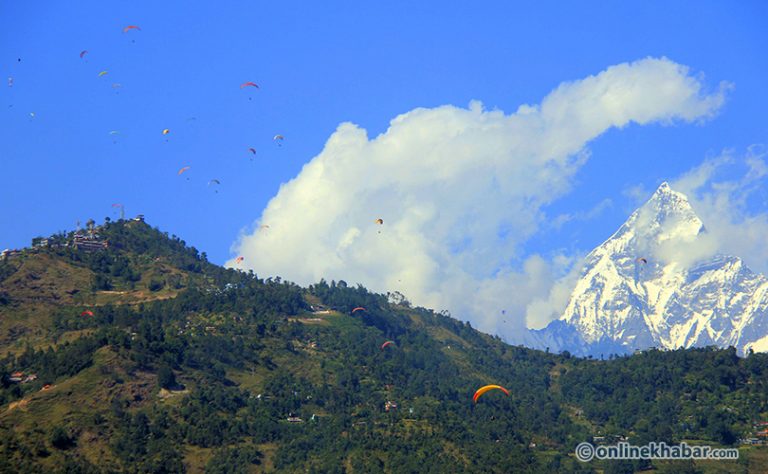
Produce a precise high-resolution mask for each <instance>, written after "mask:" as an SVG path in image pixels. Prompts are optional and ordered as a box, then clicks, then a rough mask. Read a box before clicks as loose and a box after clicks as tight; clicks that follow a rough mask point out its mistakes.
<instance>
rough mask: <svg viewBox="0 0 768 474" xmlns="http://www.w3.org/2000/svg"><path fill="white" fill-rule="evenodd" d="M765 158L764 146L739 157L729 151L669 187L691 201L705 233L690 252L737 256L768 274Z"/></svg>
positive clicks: (691, 171)
mask: <svg viewBox="0 0 768 474" xmlns="http://www.w3.org/2000/svg"><path fill="white" fill-rule="evenodd" d="M766 155H767V153H766V149H765V147H764V146H762V145H754V146H752V147H750V148H749V150H748V151H747V152H746V153H745V154H743V155H740V156H739V155H736V154H735V153H734V152H732V151H726V152H724V153H723V154H722V155H720V156H717V157H714V158H710V159H708V160H705V161H704V163H702V164H701V165H699V166H697V167H695V168H693V169H692V170H690V171H688V172H687V173H685V174H684V175H682V176H681V177H679V178H678V179H677V180H675V181H674V182H672V183H670V186H672V188H673V189H675V190H677V191H680V192H682V193H684V194H686V195H687V196H688V199H689V201H690V203H691V206H692V207H693V208H694V210H695V211H696V214H697V215H698V216H699V218H701V220H702V221H703V222H704V226H705V227H706V229H707V236H706V238H704V239H699V240H701V242H700V243H697V245H696V246H695V247H687V248H686V250H687V251H688V252H694V253H697V252H698V253H703V254H706V253H709V254H714V253H720V254H725V255H733V256H738V257H741V258H742V259H744V261H745V262H746V263H747V265H748V266H749V267H750V268H752V269H753V270H756V271H759V272H762V273H768V246H766V245H765V242H766V235H768V202H766V198H768V194H766V188H767V187H766V185H767V184H768V183H766V177H768V164H767V163H766Z"/></svg>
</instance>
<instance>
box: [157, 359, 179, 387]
mask: <svg viewBox="0 0 768 474" xmlns="http://www.w3.org/2000/svg"><path fill="white" fill-rule="evenodd" d="M157 384H158V385H159V386H160V388H165V389H169V390H170V389H173V388H174V387H176V376H175V375H174V374H173V369H171V368H170V366H168V365H165V364H163V365H161V366H160V369H159V370H158V371H157Z"/></svg>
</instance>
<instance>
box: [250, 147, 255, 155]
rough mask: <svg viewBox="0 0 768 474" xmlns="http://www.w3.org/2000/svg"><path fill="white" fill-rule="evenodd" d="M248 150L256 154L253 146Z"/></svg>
mask: <svg viewBox="0 0 768 474" xmlns="http://www.w3.org/2000/svg"><path fill="white" fill-rule="evenodd" d="M248 151H250V152H251V153H253V154H254V155H255V154H256V149H255V148H248Z"/></svg>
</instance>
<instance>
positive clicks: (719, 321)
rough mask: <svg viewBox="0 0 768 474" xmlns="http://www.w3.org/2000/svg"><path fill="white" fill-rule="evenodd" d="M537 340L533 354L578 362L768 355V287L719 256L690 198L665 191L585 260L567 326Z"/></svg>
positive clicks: (556, 325)
mask: <svg viewBox="0 0 768 474" xmlns="http://www.w3.org/2000/svg"><path fill="white" fill-rule="evenodd" d="M713 255H714V256H713ZM530 336H531V337H530V339H529V342H530V345H534V346H536V347H539V348H544V347H549V348H550V350H552V351H563V350H567V351H569V352H571V353H573V354H577V355H593V356H599V355H601V354H602V355H605V356H607V355H609V354H612V353H618V354H622V353H628V352H633V351H635V350H642V349H648V348H651V347H659V348H665V349H677V348H680V347H686V348H687V347H694V346H696V347H702V346H710V345H716V346H720V347H728V346H734V347H736V348H737V349H738V351H739V353H741V354H744V353H746V352H748V351H749V350H750V349H753V350H754V351H756V352H762V351H768V279H766V277H765V276H763V275H761V274H757V273H754V272H752V271H751V270H750V269H749V268H747V267H746V266H745V265H744V262H743V261H742V260H741V259H740V258H738V257H734V256H723V255H715V254H714V246H713V241H712V239H711V237H710V236H709V235H708V234H707V232H706V229H705V227H704V224H703V223H702V222H701V220H700V219H699V218H698V216H697V215H696V213H695V212H694V211H693V208H691V205H690V204H689V203H688V200H687V198H686V196H685V195H683V194H681V193H678V192H676V191H674V190H672V188H670V187H669V185H668V184H667V183H663V184H662V185H661V186H660V187H659V188H658V189H657V190H656V192H655V193H654V194H653V196H652V197H651V198H650V199H649V200H648V202H646V203H645V204H644V205H643V206H642V207H640V208H639V209H638V210H636V211H635V212H634V213H633V214H632V215H631V216H630V217H629V219H628V220H627V221H626V222H625V223H624V224H623V225H622V226H621V227H620V228H619V230H618V231H616V233H615V234H613V235H612V236H611V237H610V238H609V239H608V240H606V241H605V242H604V243H603V244H602V245H600V246H599V247H597V248H596V249H594V250H593V251H592V252H591V253H590V254H589V255H588V256H587V258H586V263H585V266H584V269H583V272H582V274H581V277H580V278H579V280H578V282H577V284H576V286H575V288H574V289H573V292H572V293H571V297H570V300H569V302H568V306H567V307H566V309H565V311H564V313H563V315H562V317H561V318H560V319H559V320H556V321H553V322H552V323H550V324H549V326H547V327H546V328H544V329H542V330H539V331H532V333H531V334H530Z"/></svg>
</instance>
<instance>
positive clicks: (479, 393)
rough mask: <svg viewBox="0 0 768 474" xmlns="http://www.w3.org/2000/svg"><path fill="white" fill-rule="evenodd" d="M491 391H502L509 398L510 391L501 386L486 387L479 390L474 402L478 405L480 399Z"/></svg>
mask: <svg viewBox="0 0 768 474" xmlns="http://www.w3.org/2000/svg"><path fill="white" fill-rule="evenodd" d="M491 390H501V391H502V392H504V394H505V395H507V396H509V390H507V389H506V388H504V387H502V386H501V385H486V386H484V387H480V388H478V389H477V391H476V392H475V395H474V396H473V397H472V401H473V402H475V403H477V400H478V399H480V397H481V396H483V394H484V393H485V392H489V391H491Z"/></svg>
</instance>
